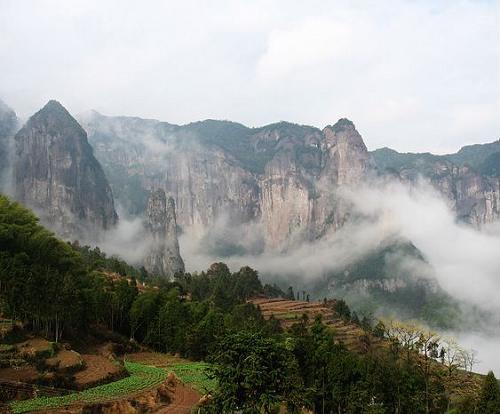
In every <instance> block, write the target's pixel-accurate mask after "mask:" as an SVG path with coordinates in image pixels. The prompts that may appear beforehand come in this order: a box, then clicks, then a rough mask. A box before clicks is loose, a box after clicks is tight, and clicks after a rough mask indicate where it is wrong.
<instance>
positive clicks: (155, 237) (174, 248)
mask: <svg viewBox="0 0 500 414" xmlns="http://www.w3.org/2000/svg"><path fill="white" fill-rule="evenodd" d="M146 227H147V229H148V232H149V234H150V236H151V238H152V249H151V251H150V253H149V255H148V256H147V257H146V259H145V261H144V267H145V268H146V270H147V271H148V272H150V273H153V274H156V275H159V276H166V277H170V278H172V277H173V276H174V275H175V273H176V272H183V271H184V262H183V261H182V258H181V256H180V253H179V243H178V241H177V220H176V217H175V205H174V200H173V199H172V198H171V197H169V198H168V199H167V197H166V195H165V192H164V191H163V190H156V191H153V192H152V193H151V196H150V198H149V200H148V207H147V225H146Z"/></svg>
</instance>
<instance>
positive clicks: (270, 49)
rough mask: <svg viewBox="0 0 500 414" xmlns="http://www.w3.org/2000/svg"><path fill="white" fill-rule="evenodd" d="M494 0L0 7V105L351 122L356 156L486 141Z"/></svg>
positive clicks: (499, 91) (173, 118)
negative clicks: (360, 143)
mask: <svg viewBox="0 0 500 414" xmlns="http://www.w3.org/2000/svg"><path fill="white" fill-rule="evenodd" d="M499 21H500V0H492V1H485V0H484V1H480V0H476V1H460V0H453V1H438V0H429V1H417V0H414V1H387V0H384V1H380V0H379V1H373V2H372V1H355V0H354V1H353V0H351V1H345V2H344V1H326V0H319V1H316V0H308V1H292V0H283V1H272V0H262V1H261V0H251V1H248V0H244V1H213V0H212V1H202V0H200V1H197V2H193V1H189V0H181V1H125V0H117V1H111V0H99V1H98V0H84V1H78V0H71V1H68V0H61V1H56V0H52V1H48V0H47V1H45V0H36V1H35V0H34V1H23V0H0V98H1V99H3V100H4V101H5V102H6V103H8V104H9V105H10V106H11V107H13V108H14V109H15V110H16V111H17V112H18V114H19V115H20V116H21V117H27V116H29V115H31V114H32V113H33V112H34V111H36V110H37V109H38V108H39V107H40V106H42V105H43V104H44V103H45V101H47V100H48V99H51V98H55V99H58V100H59V101H61V103H63V105H65V106H66V107H67V108H68V109H69V110H70V111H71V112H73V113H78V112H81V111H84V110H88V109H96V110H98V111H100V112H102V113H104V114H109V115H136V116H141V117H148V118H157V119H161V120H165V121H169V122H173V123H186V122H190V121H194V120H200V119H206V118H215V119H230V120H234V121H238V122H242V123H244V124H246V125H249V126H259V125H263V124H266V123H271V122H276V121H280V120H287V121H291V122H297V123H303V124H310V125H314V126H318V127H323V126H325V125H327V124H331V123H334V122H335V121H336V120H337V119H338V118H340V117H348V118H350V119H351V120H353V121H354V122H355V124H356V126H357V127H358V129H359V131H360V132H361V134H362V135H363V137H364V139H365V142H366V143H367V145H368V147H369V148H370V149H375V148H377V147H381V146H390V147H393V148H395V149H398V150H402V151H427V150H429V151H434V152H448V151H455V150H457V149H458V148H459V147H460V146H462V145H464V144H468V143H474V142H487V141H493V140H495V139H498V138H500V23H499Z"/></svg>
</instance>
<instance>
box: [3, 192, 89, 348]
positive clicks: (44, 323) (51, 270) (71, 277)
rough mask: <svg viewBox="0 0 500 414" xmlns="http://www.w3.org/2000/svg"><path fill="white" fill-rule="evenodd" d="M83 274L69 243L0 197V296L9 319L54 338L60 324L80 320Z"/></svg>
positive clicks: (58, 332) (60, 328)
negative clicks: (26, 324) (20, 319)
mask: <svg viewBox="0 0 500 414" xmlns="http://www.w3.org/2000/svg"><path fill="white" fill-rule="evenodd" d="M85 276H86V272H85V267H84V266H83V263H82V260H81V257H80V256H79V255H78V254H77V253H75V252H74V251H73V249H72V248H71V247H70V246H69V245H67V244H66V243H64V242H62V241H60V240H59V239H57V238H56V237H55V236H54V235H53V234H52V233H51V232H49V231H47V230H46V229H44V228H43V227H42V226H40V225H39V224H38V219H37V218H36V217H35V216H34V215H33V214H32V213H31V212H30V211H29V210H27V209H25V208H24V207H22V206H21V205H20V204H18V203H15V202H12V201H10V200H9V199H8V198H6V197H4V196H0V289H1V290H0V295H1V299H3V301H4V303H5V304H6V305H7V311H8V314H9V315H10V316H11V317H12V318H13V319H18V318H23V319H24V321H25V322H26V323H28V324H31V325H32V326H33V328H35V329H40V330H41V331H43V332H45V333H46V334H47V335H48V336H51V337H53V338H54V339H55V340H56V341H57V340H59V339H60V337H61V335H62V332H63V329H64V327H66V326H72V327H78V326H79V325H80V322H81V321H82V320H83V318H82V314H83V296H82V294H81V292H82V286H83V284H84V282H85ZM41 287H43V289H41Z"/></svg>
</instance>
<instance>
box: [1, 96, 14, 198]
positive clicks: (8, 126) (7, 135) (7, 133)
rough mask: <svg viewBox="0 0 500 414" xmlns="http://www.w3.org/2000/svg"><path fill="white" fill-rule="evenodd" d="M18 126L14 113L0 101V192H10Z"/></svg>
mask: <svg viewBox="0 0 500 414" xmlns="http://www.w3.org/2000/svg"><path fill="white" fill-rule="evenodd" d="M18 124H19V121H18V119H17V116H16V113H15V112H14V111H13V110H12V109H11V108H9V107H8V106H7V105H6V104H5V103H4V102H3V101H2V100H1V99H0V192H10V191H11V188H10V187H11V184H12V183H11V178H12V177H11V168H12V165H11V163H10V160H11V158H12V153H13V148H14V145H13V144H14V135H15V133H16V131H17V128H18Z"/></svg>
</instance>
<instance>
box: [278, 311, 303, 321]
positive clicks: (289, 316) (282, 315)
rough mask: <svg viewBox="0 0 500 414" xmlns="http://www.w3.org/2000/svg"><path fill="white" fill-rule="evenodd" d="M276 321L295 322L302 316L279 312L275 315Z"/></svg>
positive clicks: (295, 313) (294, 313) (296, 313)
mask: <svg viewBox="0 0 500 414" xmlns="http://www.w3.org/2000/svg"><path fill="white" fill-rule="evenodd" d="M273 315H274V317H275V318H276V319H285V320H293V319H299V317H300V316H301V315H300V313H298V312H277V313H275V314H273Z"/></svg>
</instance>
